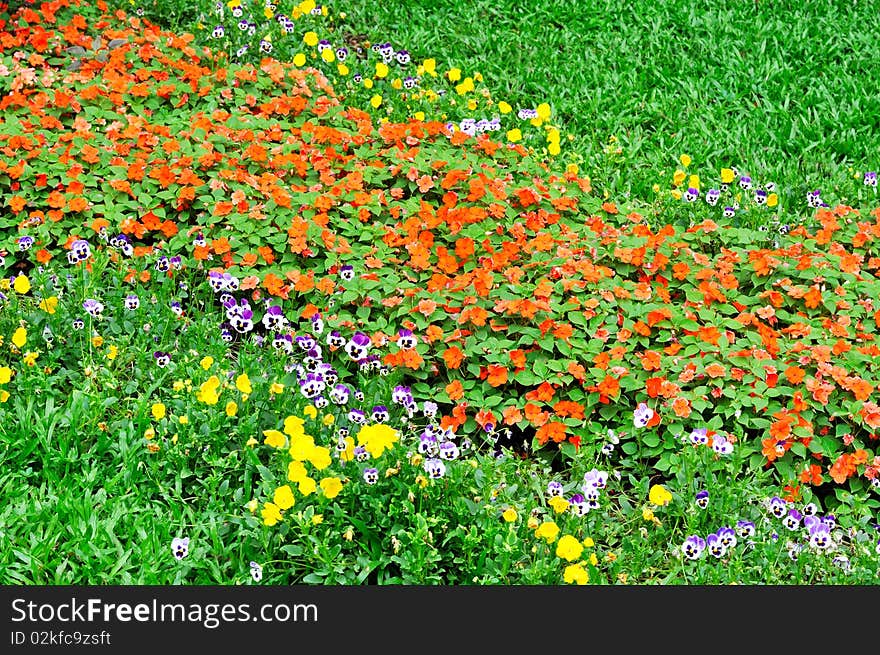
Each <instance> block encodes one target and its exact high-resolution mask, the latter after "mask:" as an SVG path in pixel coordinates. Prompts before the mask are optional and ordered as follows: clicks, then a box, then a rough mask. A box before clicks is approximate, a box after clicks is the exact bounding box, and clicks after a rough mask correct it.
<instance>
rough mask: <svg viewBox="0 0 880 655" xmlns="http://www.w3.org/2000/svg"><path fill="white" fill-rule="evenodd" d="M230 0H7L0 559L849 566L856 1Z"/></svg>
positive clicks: (737, 577)
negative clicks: (327, 4)
mask: <svg viewBox="0 0 880 655" xmlns="http://www.w3.org/2000/svg"><path fill="white" fill-rule="evenodd" d="M242 2H243V4H242V3H239V4H238V5H237V4H236V2H232V3H228V4H223V5H221V6H220V8H221V10H222V12H223V15H222V16H220V14H219V13H217V10H216V8H215V4H216V3H213V2H211V3H207V2H204V0H199V2H196V3H192V4H191V3H187V4H183V3H180V2H178V1H177V0H144V2H143V3H142V6H134V5H131V4H129V5H125V3H120V4H119V5H118V6H123V7H124V8H125V9H126V11H127V12H129V13H127V14H126V13H119V14H114V15H111V14H110V13H107V12H106V11H105V10H106V9H107V8H108V7H107V5H105V4H104V3H103V2H100V1H99V2H96V3H88V2H82V3H80V2H78V0H58V1H55V2H47V3H44V4H41V5H40V6H39V8H38V9H39V11H37V10H36V5H35V4H34V3H28V4H31V5H32V6H33V7H34V8H27V9H22V10H21V11H19V12H17V13H14V14H12V15H10V14H8V13H5V12H4V7H3V6H2V4H0V21H2V24H0V37H2V38H0V203H2V210H3V213H2V215H0V535H2V537H3V538H2V540H0V583H3V584H126V583H131V584H178V583H186V584H206V583H210V584H261V583H262V584H279V585H288V584H292V583H307V584H331V585H340V584H376V585H379V584H452V585H464V584H482V585H511V584H554V585H555V584H563V583H564V584H587V583H590V584H609V585H611V584H694V583H696V584H718V585H721V584H728V583H746V584H776V583H779V584H793V583H794V584H804V583H827V584H841V585H842V584H873V583H876V580H877V575H878V570H880V568H878V566H880V565H878V562H880V517H878V511H880V449H878V439H880V405H878V403H877V399H878V389H880V366H878V362H880V344H877V343H876V342H875V339H876V335H877V328H878V326H880V306H878V305H877V298H880V277H878V273H877V272H878V270H880V208H878V206H877V199H876V178H874V179H875V184H874V186H871V185H869V184H867V183H863V179H867V180H870V179H871V178H865V177H864V175H863V174H864V173H865V172H867V171H875V170H876V168H877V165H878V162H877V159H876V156H877V153H878V152H880V148H878V145H880V144H878V139H880V129H877V128H878V125H877V121H878V120H880V104H878V91H877V89H880V79H878V78H880V69H878V68H877V67H876V66H873V62H874V61H876V60H877V54H878V52H877V46H876V44H875V43H874V42H873V41H872V39H871V35H872V34H876V33H878V32H880V17H878V16H877V15H875V14H874V13H873V12H871V11H870V10H869V8H867V5H866V3H853V4H847V5H846V6H843V5H841V6H840V7H837V8H835V11H834V12H833V13H831V12H830V11H829V10H828V9H827V7H826V6H825V5H824V4H822V3H819V2H803V3H798V4H791V5H789V4H788V3H776V4H775V5H773V4H772V3H764V2H761V3H751V2H737V3H729V6H724V7H717V6H714V5H707V6H706V7H704V8H700V7H696V6H694V5H693V4H692V5H688V6H685V5H681V4H674V3H671V2H667V1H666V0H660V1H659V2H654V3H650V4H648V3H645V2H641V1H639V2H635V3H624V2H617V3H607V2H606V3H604V4H603V3H601V2H599V3H581V2H565V3H563V2H555V3H554V2H548V3H544V4H542V5H540V7H539V8H531V9H530V8H520V7H519V5H522V4H525V3H512V2H505V1H504V0H499V2H494V3H489V2H484V1H483V0H477V1H476V2H472V3H469V4H464V3H455V4H453V3H449V2H427V1H425V2H406V3H404V2H385V3H380V4H370V5H367V4H365V3H358V2H353V3H351V4H350V5H345V6H342V5H340V6H334V7H332V8H330V9H329V10H328V12H327V14H326V15H325V14H324V13H322V11H321V9H320V8H319V7H316V6H315V3H314V2H311V1H310V0H305V1H303V2H300V3H279V4H280V5H281V6H280V7H276V8H275V10H276V12H277V13H276V12H273V11H272V10H271V9H266V8H265V6H264V5H263V3H262V0H259V2H257V0H254V1H253V2H247V1H245V0H242ZM242 6H246V9H247V11H248V12H251V13H248V14H246V15H244V13H243V12H244V11H245V9H242ZM282 11H284V12H287V13H289V14H291V15H292V16H294V18H293V19H290V20H289V21H288V19H287V16H284V15H283V14H281V13H280V12H282ZM212 12H213V13H212ZM234 12H239V13H240V14H242V16H237V15H236V14H235V13H234ZM313 12H314V13H313ZM343 12H344V13H345V14H346V16H345V17H341V13H343ZM529 12H530V13H529ZM248 18H251V19H253V20H254V21H255V23H254V26H253V29H252V30H251V29H250V27H249V23H247V20H248ZM282 18H284V19H285V20H283V21H282V20H281V19H282ZM7 21H8V22H7ZM153 21H154V22H153ZM242 25H243V27H242ZM258 25H259V27H258ZM170 28H174V30H173V31H172V30H171V29H170ZM166 30H167V31H166ZM360 35H365V38H367V39H368V40H369V41H371V42H372V43H373V44H375V43H380V44H381V43H384V42H386V41H390V42H392V44H393V48H392V49H398V50H400V49H407V50H408V51H409V54H410V57H411V60H409V61H406V60H405V58H404V57H402V56H401V54H402V53H400V52H397V53H394V57H395V58H397V59H396V61H391V60H390V59H389V64H390V65H389V64H386V63H384V62H382V61H381V57H382V56H383V55H381V54H376V53H374V51H373V50H372V49H371V47H368V48H367V50H366V51H365V52H364V53H363V56H358V55H357V53H356V52H355V48H356V46H355V42H356V41H358V40H359V39H360ZM353 36H355V37H358V38H357V39H353V38H352V37H353ZM324 38H326V39H327V40H326V42H324V41H322V39H324ZM345 45H347V46H348V47H350V48H351V51H345V50H344V49H343V48H344V46H345ZM206 46H210V47H211V48H212V49H209V48H208V47H206ZM269 55H273V56H271V57H270V56H269ZM275 56H277V58H276V57H275ZM388 56H389V55H385V57H386V58H387V57H388ZM477 73H480V74H481V75H477ZM416 74H417V75H419V76H420V77H421V80H420V81H419V80H414V79H413V76H414V75H416ZM402 78H403V79H402ZM407 81H408V83H409V86H405V85H406V84H407ZM419 85H421V86H419ZM433 87H437V88H441V87H442V90H444V91H445V93H443V94H441V93H436V92H435V91H434V90H433ZM483 91H485V93H483ZM502 103H509V105H510V107H508V108H506V109H505V105H503V104H502ZM523 108H532V109H534V110H535V112H536V114H537V116H536V117H534V118H528V117H526V118H519V117H518V116H517V114H518V110H520V109H523ZM508 109H509V111H508ZM496 111H497V112H500V113H501V114H503V119H500V120H501V125H500V126H497V127H498V129H495V128H491V130H490V128H489V127H485V130H484V131H482V132H481V133H479V134H469V133H468V131H467V130H469V129H471V128H474V129H476V127H475V125H469V126H468V127H467V129H465V128H463V127H462V123H461V121H462V120H463V119H465V118H473V117H483V118H485V119H486V125H488V124H489V123H490V121H489V120H488V119H490V118H493V117H494V115H495V113H496ZM417 114H421V115H417ZM450 123H451V124H452V127H450V126H449V124H450ZM520 126H521V127H522V128H523V129H522V131H521V132H520V130H519V127H520ZM553 126H555V127H556V128H558V129H559V131H560V133H561V135H562V136H561V140H562V145H563V147H562V148H561V152H560V153H559V154H558V156H556V157H555V158H554V157H547V155H548V153H549V152H550V148H551V147H552V146H554V145H555V142H554V141H553V139H555V138H557V137H555V136H553V135H554V134H555V132H554V128H553ZM548 128H549V129H548ZM486 131H490V132H491V133H489V134H486V133H485V132H486ZM566 135H571V136H572V139H571V140H570V141H569V140H568V139H567V136H566ZM545 139H546V141H545ZM548 144H549V145H548ZM545 146H546V147H545ZM573 164H577V166H574V165H573ZM731 167H736V169H737V172H738V174H739V175H742V176H746V175H747V174H748V175H751V177H752V178H753V180H754V184H755V185H756V186H759V187H762V188H765V189H768V190H771V189H770V188H769V187H768V186H767V185H768V183H769V182H774V183H775V184H776V186H777V192H778V197H777V195H776V194H771V195H770V196H767V197H765V199H764V200H763V202H759V201H758V200H757V199H754V200H750V199H751V198H757V197H758V194H757V193H756V191H755V189H754V188H749V187H748V185H746V184H745V180H744V177H740V178H739V179H736V178H737V173H735V172H734V171H733V170H731ZM689 176H699V177H700V178H701V181H698V180H697V179H696V177H689ZM719 176H720V177H722V178H725V182H729V183H731V188H730V189H725V191H724V195H723V196H722V198H723V200H722V202H721V203H720V205H719V206H714V205H712V204H711V203H707V202H704V201H703V198H705V197H706V195H707V194H706V191H707V190H708V189H709V188H711V187H712V186H713V185H717V184H719V182H720V180H719ZM689 186H690V187H694V188H697V187H699V191H700V195H701V196H702V197H701V198H700V201H699V202H685V201H684V200H682V199H681V197H680V195H681V192H682V191H683V190H686V189H687V188H688V187H689ZM813 189H821V190H822V198H823V199H824V201H825V204H823V205H820V206H817V207H809V206H808V205H807V193H808V191H810V190H813ZM676 196H678V197H676ZM771 198H772V201H771ZM740 200H742V203H743V205H744V210H743V212H742V213H743V214H744V216H745V217H746V218H744V219H742V220H740V219H739V218H737V217H738V216H739V214H738V213H737V212H734V211H733V210H731V211H732V212H733V214H734V217H726V216H725V215H724V213H723V210H724V205H726V204H727V203H730V204H735V203H737V202H739V201H740ZM777 201H778V202H777ZM849 203H851V206H848V204H849ZM762 222H763V223H762ZM774 222H778V223H800V224H801V225H799V226H798V227H796V228H794V229H791V230H780V231H779V232H778V233H773V234H767V233H766V231H761V230H759V229H753V227H754V225H755V224H761V225H762V226H763V227H766V226H767V225H769V224H773V223H774Z"/></svg>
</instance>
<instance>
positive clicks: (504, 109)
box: [498, 100, 513, 114]
mask: <svg viewBox="0 0 880 655" xmlns="http://www.w3.org/2000/svg"><path fill="white" fill-rule="evenodd" d="M498 111H500V112H501V113H502V114H509V113H510V112H512V111H513V107H511V106H510V105H509V104H508V103H506V102H504V101H503V100H502V101H501V102H499V103H498Z"/></svg>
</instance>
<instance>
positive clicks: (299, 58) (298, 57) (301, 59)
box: [293, 52, 306, 67]
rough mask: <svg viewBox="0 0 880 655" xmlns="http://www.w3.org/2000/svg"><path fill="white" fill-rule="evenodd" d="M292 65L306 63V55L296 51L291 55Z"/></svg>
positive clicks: (303, 64) (299, 65)
mask: <svg viewBox="0 0 880 655" xmlns="http://www.w3.org/2000/svg"><path fill="white" fill-rule="evenodd" d="M293 65H294V66H298V67H302V66H305V65H306V56H305V55H304V54H303V53H301V52H297V53H296V54H295V55H294V56H293Z"/></svg>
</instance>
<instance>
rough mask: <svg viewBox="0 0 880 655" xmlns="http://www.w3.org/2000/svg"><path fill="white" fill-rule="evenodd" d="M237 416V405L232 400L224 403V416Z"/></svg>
mask: <svg viewBox="0 0 880 655" xmlns="http://www.w3.org/2000/svg"><path fill="white" fill-rule="evenodd" d="M236 414H238V405H237V404H236V403H235V401H234V400H230V401H229V402H228V403H226V416H235V415H236Z"/></svg>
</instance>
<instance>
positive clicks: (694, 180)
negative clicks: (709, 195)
mask: <svg viewBox="0 0 880 655" xmlns="http://www.w3.org/2000/svg"><path fill="white" fill-rule="evenodd" d="M688 186H692V187H694V188H695V189H697V190H699V188H700V176H699V175H691V176H690V177H689V178H688Z"/></svg>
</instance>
